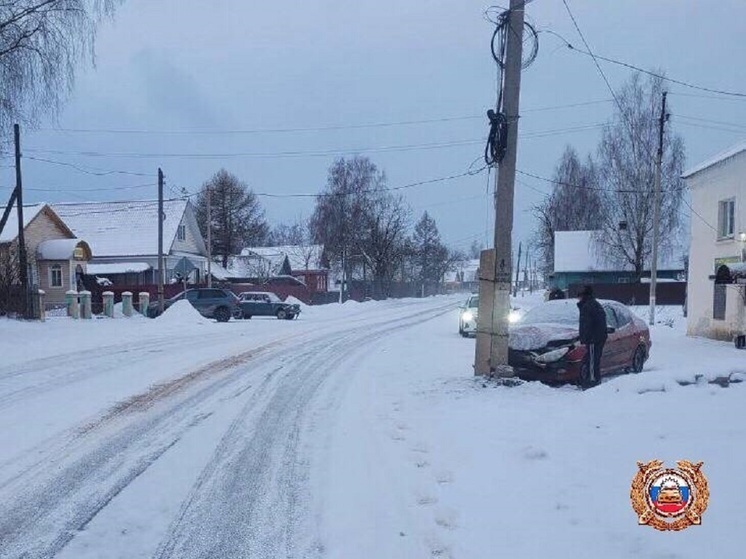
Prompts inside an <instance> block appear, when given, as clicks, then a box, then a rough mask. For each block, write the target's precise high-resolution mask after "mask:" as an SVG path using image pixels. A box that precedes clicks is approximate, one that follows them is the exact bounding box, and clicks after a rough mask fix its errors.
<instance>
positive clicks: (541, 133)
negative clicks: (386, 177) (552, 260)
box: [25, 122, 605, 161]
mask: <svg viewBox="0 0 746 559" xmlns="http://www.w3.org/2000/svg"><path fill="white" fill-rule="evenodd" d="M604 126H605V123H600V122H599V123H591V124H583V125H580V126H573V127H566V128H554V129H549V130H537V131H534V132H528V133H526V134H523V135H522V136H521V138H522V139H532V138H543V137H547V136H555V135H559V134H569V133H573V132H584V131H587V130H593V129H598V128H602V127H604ZM483 141H484V140H482V139H474V140H469V139H465V140H454V141H450V142H442V143H438V142H431V143H425V144H400V145H392V146H379V147H368V148H346V149H335V150H326V151H319V150H308V151H303V150H298V151H281V152H229V153H144V152H132V153H121V152H102V151H67V150H57V149H41V148H27V149H26V150H25V151H27V152H29V153H40V154H51V155H68V156H80V157H96V158H105V157H111V158H125V159H126V158H132V159H157V158H164V159H165V158H178V159H221V158H238V157H249V158H285V157H327V156H335V155H348V154H353V153H379V152H395V151H415V150H428V149H442V148H450V147H460V146H468V145H475V144H480V143H482V142H483ZM29 159H33V158H31V157H29ZM37 160H41V161H44V160H43V159H40V158H37Z"/></svg>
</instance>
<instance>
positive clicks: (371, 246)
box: [359, 192, 410, 297]
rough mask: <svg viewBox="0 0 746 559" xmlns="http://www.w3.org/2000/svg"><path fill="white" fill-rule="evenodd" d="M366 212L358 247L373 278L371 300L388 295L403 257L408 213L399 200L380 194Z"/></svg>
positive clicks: (386, 194) (387, 194) (401, 200)
mask: <svg viewBox="0 0 746 559" xmlns="http://www.w3.org/2000/svg"><path fill="white" fill-rule="evenodd" d="M372 202H373V203H372V204H371V206H370V207H369V208H368V215H367V216H366V219H365V221H364V227H363V231H362V233H363V235H362V238H361V243H360V246H359V249H360V252H361V254H362V255H363V258H364V259H365V262H366V263H367V265H368V266H370V269H371V273H372V275H373V296H374V297H381V296H388V295H390V289H391V283H392V282H393V279H394V276H395V275H396V272H397V271H398V269H399V267H400V264H401V260H402V258H403V257H404V254H405V248H406V245H405V241H406V234H407V229H408V228H409V216H410V210H409V208H408V207H407V205H406V204H405V202H404V199H403V198H402V197H401V196H394V195H392V194H389V193H387V192H381V193H379V194H378V195H377V196H376V198H375V199H374V200H373V201H372Z"/></svg>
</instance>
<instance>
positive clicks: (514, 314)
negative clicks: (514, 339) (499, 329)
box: [508, 311, 521, 324]
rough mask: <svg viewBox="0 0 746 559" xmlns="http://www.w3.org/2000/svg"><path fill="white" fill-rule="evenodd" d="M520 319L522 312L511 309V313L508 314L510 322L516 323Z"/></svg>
mask: <svg viewBox="0 0 746 559" xmlns="http://www.w3.org/2000/svg"><path fill="white" fill-rule="evenodd" d="M520 319H521V313H519V312H518V311H510V313H509V314H508V322H510V323H511V324H515V323H516V322H518V321H519V320H520Z"/></svg>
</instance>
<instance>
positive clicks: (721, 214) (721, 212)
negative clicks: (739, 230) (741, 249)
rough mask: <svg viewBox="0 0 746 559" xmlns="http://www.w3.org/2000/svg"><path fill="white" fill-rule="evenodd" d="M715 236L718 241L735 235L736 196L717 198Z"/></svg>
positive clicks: (732, 237)
mask: <svg viewBox="0 0 746 559" xmlns="http://www.w3.org/2000/svg"><path fill="white" fill-rule="evenodd" d="M717 236H718V237H717V238H718V240H719V241H722V240H729V239H734V238H735V236H736V198H735V197H733V196H731V197H730V198H724V199H722V200H718V227H717Z"/></svg>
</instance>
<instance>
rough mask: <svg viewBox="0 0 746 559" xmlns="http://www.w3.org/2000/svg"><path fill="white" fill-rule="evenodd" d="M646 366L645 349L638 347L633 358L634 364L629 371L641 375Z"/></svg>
mask: <svg viewBox="0 0 746 559" xmlns="http://www.w3.org/2000/svg"><path fill="white" fill-rule="evenodd" d="M644 365H645V348H644V347H643V346H641V345H640V346H637V349H636V350H635V354H634V355H633V356H632V364H631V365H630V367H629V370H630V371H632V372H633V373H635V374H637V373H641V372H642V368H643V366H644Z"/></svg>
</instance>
